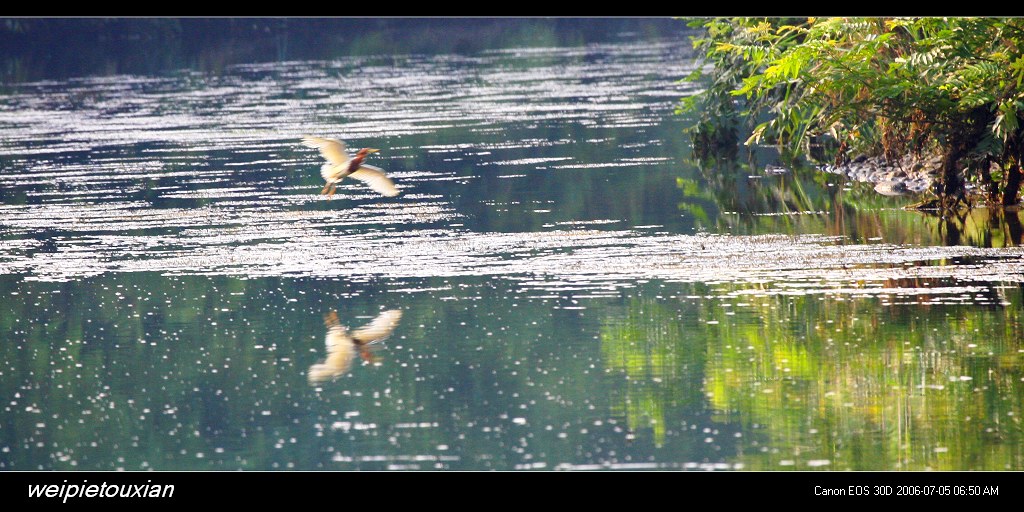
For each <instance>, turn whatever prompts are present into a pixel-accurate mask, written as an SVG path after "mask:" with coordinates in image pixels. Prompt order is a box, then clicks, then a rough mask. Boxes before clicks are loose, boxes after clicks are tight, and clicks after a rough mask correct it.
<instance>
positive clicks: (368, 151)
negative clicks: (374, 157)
mask: <svg viewBox="0 0 1024 512" xmlns="http://www.w3.org/2000/svg"><path fill="white" fill-rule="evenodd" d="M366 152H367V153H379V152H380V150H379V149H373V148H366Z"/></svg>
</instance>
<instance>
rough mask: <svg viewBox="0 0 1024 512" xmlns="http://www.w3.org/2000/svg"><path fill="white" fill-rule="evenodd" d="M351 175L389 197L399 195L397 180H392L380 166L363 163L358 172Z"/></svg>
mask: <svg viewBox="0 0 1024 512" xmlns="http://www.w3.org/2000/svg"><path fill="white" fill-rule="evenodd" d="M349 176H351V177H353V178H355V179H357V180H359V181H361V182H363V183H365V184H366V185H367V186H369V187H370V188H372V189H373V190H374V191H376V192H378V193H380V194H384V195H385V196H387V197H395V196H397V195H398V189H397V188H395V182H393V181H391V178H388V177H387V175H385V174H384V169H381V168H380V167H374V166H372V165H362V166H360V167H359V169H356V172H354V173H352V174H350V175H349Z"/></svg>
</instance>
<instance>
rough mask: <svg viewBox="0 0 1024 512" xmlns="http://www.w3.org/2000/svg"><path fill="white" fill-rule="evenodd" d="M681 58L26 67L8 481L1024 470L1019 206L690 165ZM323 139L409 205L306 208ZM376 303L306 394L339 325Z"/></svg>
mask: <svg viewBox="0 0 1024 512" xmlns="http://www.w3.org/2000/svg"><path fill="white" fill-rule="evenodd" d="M694 66H695V62H694V60H693V55H692V50H691V49H690V42H689V40H688V39H687V38H686V37H685V35H684V34H680V36H679V37H678V38H668V39H665V38H656V39H646V38H643V37H642V36H640V35H637V34H625V35H623V36H622V37H620V38H618V39H617V40H615V41H612V42H607V43H593V44H589V45H585V46H567V47H557V46H556V47H513V48H501V49H492V50H487V51H483V52H478V53H474V54H472V55H455V54H437V55H379V56H360V57H345V58H340V59H336V60H330V61H285V62H275V63H263V64H248V65H234V66H229V67H227V68H226V69H225V70H223V72H219V73H200V72H196V71H177V72H173V73H167V74H163V75H154V76H134V75H113V76H93V77H81V78H72V79H61V80H49V81H39V82H30V83H22V84H17V85H12V86H10V87H8V88H7V92H6V93H5V94H3V95H2V96H0V297H2V302H0V400H2V405H0V407H2V408H0V417H2V419H3V421H2V426H0V469H7V470H12V469H13V470H36V469H83V470H84V469H89V470H96V469H98V470H114V469H125V470H140V469H156V470H207V469H210V470H233V469H256V470H285V469H301V470H308V469H326V470H354V469H369V470H381V469H394V470H415V469H420V470H436V469H460V470H486V469H498V470H518V469H539V470H562V469H573V470H587V469H613V470H626V469H694V470H709V469H710V470H790V469H795V470H809V469H810V470H815V469H817V470H849V469H852V470H924V469H938V470H1006V469H1010V470H1021V469H1024V435H1022V434H1024V430H1022V426H1021V416H1022V415H1024V410H1022V404H1024V346H1022V343H1021V340H1022V337H1024V336H1022V335H1024V327H1022V324H1021V320H1020V319H1021V316H1022V315H1021V313H1022V309H1024V292H1022V290H1024V288H1022V286H1021V283H1022V282H1024V272H1022V269H1024V264H1022V256H1024V251H1022V250H1021V248H1020V244H1021V242H1022V239H1021V230H1020V226H1021V219H1020V214H1019V212H1006V213H997V212H991V211H988V210H985V209H978V210H975V211H973V212H971V213H970V214H969V215H964V216H962V217H952V218H939V217H936V216H930V215H926V214H921V213H918V212H911V211H905V210H902V209H901V208H900V206H902V205H903V204H906V203H908V202H910V201H909V200H907V199H906V198H892V197H886V196H881V195H878V194H875V193H874V192H873V190H872V189H871V186H870V185H868V184H858V183H847V182H844V181H842V177H840V176H835V175H828V174H825V173H821V172H816V171H815V170H814V169H811V168H805V169H801V168H796V169H792V170H791V171H789V172H785V173H781V174H778V173H775V172H765V165H766V164H773V163H776V162H775V160H774V159H775V156H774V153H773V152H772V151H771V149H770V148H754V150H753V151H752V153H751V154H750V155H749V157H743V158H741V159H740V160H738V161H724V162H700V161H695V160H694V159H693V157H692V156H691V154H690V148H689V144H688V139H687V138H686V136H685V135H684V134H683V132H682V130H683V129H684V128H685V126H686V125H687V123H688V119H687V118H686V117H685V116H682V115H677V114H675V113H674V110H675V108H676V105H677V103H678V100H679V98H681V97H683V96H686V95H690V94H693V93H694V92H695V91H696V90H697V89H696V86H695V85H694V84H690V83H686V82H682V81H681V79H682V78H683V77H685V76H686V75H688V74H689V73H690V72H691V71H692V70H693V69H694ZM304 135H316V136H323V137H333V138H339V139H343V140H345V141H346V142H347V143H348V144H349V146H350V148H359V147H374V148H379V149H381V151H380V152H379V153H375V154H373V155H371V156H370V157H369V158H370V160H369V161H370V163H373V164H374V165H377V166H379V167H382V168H383V169H385V170H386V171H387V172H388V174H389V176H391V177H392V178H393V179H394V181H395V183H396V184H397V186H398V187H399V189H400V191H401V194H400V195H399V196H397V197H395V198H385V197H382V196H379V195H377V194H375V193H374V192H372V191H371V190H369V189H368V188H366V187H365V186H363V185H361V184H359V183H358V182H352V181H346V182H343V184H342V185H341V186H340V187H339V188H338V193H337V194H335V195H334V197H333V198H327V197H325V196H321V195H319V192H320V189H321V187H322V186H323V181H322V179H321V178H320V176H319V167H320V164H321V160H320V157H319V155H318V154H317V153H316V151H315V150H313V149H309V148H306V147H304V146H302V145H301V144H300V143H299V141H300V139H301V138H302V137H303V136H304ZM385 310H400V311H401V314H400V319H399V320H398V321H397V323H396V324H395V325H394V330H393V332H392V333H391V335H390V337H389V338H387V339H386V340H383V341H381V342H379V343H375V344H373V345H370V349H369V350H367V351H366V352H367V353H365V354H357V353H355V352H360V351H359V350H354V351H350V352H349V353H347V354H342V355H337V356H336V358H340V357H342V356H345V357H348V358H350V359H346V361H347V364H344V365H341V364H339V365H336V366H335V370H336V371H335V372H334V373H335V375H333V376H332V378H326V379H318V380H314V381H313V382H311V379H310V378H309V370H310V367H311V366H313V365H316V364H319V363H324V362H325V360H328V359H329V355H330V351H329V350H328V348H327V345H326V343H325V336H326V335H327V334H328V330H327V328H326V327H325V324H324V318H325V315H328V314H329V313H331V312H332V311H336V312H337V315H338V318H339V320H340V323H341V324H342V325H345V326H348V327H349V328H351V329H353V330H354V329H358V328H359V327H361V326H363V325H365V324H368V323H370V322H371V321H373V319H374V318H376V317H377V316H378V315H379V314H381V313H382V312H383V311H385ZM335 361H337V359H336V360H335Z"/></svg>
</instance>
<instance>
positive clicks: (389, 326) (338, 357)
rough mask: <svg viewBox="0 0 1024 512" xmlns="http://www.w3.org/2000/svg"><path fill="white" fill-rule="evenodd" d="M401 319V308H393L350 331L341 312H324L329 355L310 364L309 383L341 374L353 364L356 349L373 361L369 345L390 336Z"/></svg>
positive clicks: (315, 382) (363, 356)
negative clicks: (341, 318) (345, 325)
mask: <svg viewBox="0 0 1024 512" xmlns="http://www.w3.org/2000/svg"><path fill="white" fill-rule="evenodd" d="M401 318H402V310H400V309H390V310H387V311H385V312H383V313H381V314H379V315H377V318H374V319H373V321H372V322H370V323H368V324H366V325H364V326H363V327H361V328H359V329H358V330H355V331H352V332H349V331H348V329H347V328H345V327H344V326H342V325H341V322H340V321H339V320H338V312H337V311H331V312H330V313H327V314H326V315H324V325H325V326H326V327H327V336H326V337H325V339H324V343H325V344H326V345H327V358H326V359H324V362H322V363H317V364H314V365H312V366H310V367H309V383H310V384H314V385H315V384H317V383H320V382H323V381H325V380H328V379H333V378H337V377H339V376H341V375H342V374H344V373H345V372H347V371H348V369H349V368H350V367H351V366H352V359H354V358H355V354H356V351H357V350H358V351H359V355H360V357H362V358H363V359H365V360H367V361H373V357H372V355H371V354H370V350H369V347H368V345H370V344H372V343H376V342H378V341H380V340H383V339H384V338H387V337H388V336H390V335H391V332H392V331H394V330H395V326H397V325H398V321H399V320H400V319H401Z"/></svg>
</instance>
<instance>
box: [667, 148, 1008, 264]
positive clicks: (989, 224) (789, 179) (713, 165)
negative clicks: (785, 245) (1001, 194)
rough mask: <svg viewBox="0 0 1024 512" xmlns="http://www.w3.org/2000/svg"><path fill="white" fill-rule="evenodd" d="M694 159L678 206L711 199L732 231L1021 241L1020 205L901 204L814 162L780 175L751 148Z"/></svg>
mask: <svg viewBox="0 0 1024 512" xmlns="http://www.w3.org/2000/svg"><path fill="white" fill-rule="evenodd" d="M694 164H695V166H696V167H697V169H698V174H699V177H698V178H696V179H688V178H679V179H678V180H677V188H679V189H680V190H682V192H683V195H684V198H685V199H684V200H683V201H682V202H680V204H679V209H680V210H683V211H691V210H693V209H694V208H695V203H703V202H706V203H710V204H711V205H712V208H711V209H708V208H707V207H702V208H701V211H702V212H711V213H709V214H707V215H706V216H707V217H708V218H709V224H711V225H713V226H715V227H716V228H717V229H719V230H725V229H728V230H731V231H732V232H733V233H735V234H760V233H767V232H772V233H788V234H800V233H824V234H828V235H835V236H845V237H848V238H849V239H850V240H851V241H854V242H863V241H865V240H868V239H870V238H881V239H882V240H883V241H884V242H886V243H913V244H922V245H930V244H938V245H971V246H976V247H1011V246H1019V245H1021V244H1022V243H1024V227H1022V226H1024V222H1022V212H1021V211H1019V210H1018V211H1012V210H1003V209H988V208H975V209H971V210H963V211H960V212H957V213H953V214H949V213H947V214H946V215H945V216H940V215H939V214H938V212H933V211H928V210H902V206H905V203H906V202H907V199H905V198H899V197H895V198H893V197H886V196H882V195H881V194H878V193H877V192H875V191H874V190H873V189H872V188H871V186H870V184H866V183H857V182H844V181H843V179H842V178H841V177H839V176H834V175H829V174H827V173H824V172H821V171H819V170H817V169H814V168H809V167H806V166H803V167H801V166H796V167H793V168H792V170H791V171H790V172H789V173H786V174H783V175H778V176H773V175H766V174H765V173H764V170H763V165H758V164H757V163H756V160H755V159H754V157H753V156H752V155H751V157H750V159H749V161H747V162H741V161H738V160H735V159H732V160H729V159H717V160H716V159H705V160H699V161H696V162H694ZM719 211H723V212H730V213H729V214H722V215H719V214H718V212H719ZM922 220H923V223H922ZM922 224H923V228H922Z"/></svg>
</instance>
